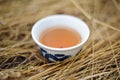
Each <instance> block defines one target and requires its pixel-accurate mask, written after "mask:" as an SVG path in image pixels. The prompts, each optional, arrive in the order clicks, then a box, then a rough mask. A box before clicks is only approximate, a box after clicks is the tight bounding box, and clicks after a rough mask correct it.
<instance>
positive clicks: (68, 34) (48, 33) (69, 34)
mask: <svg viewBox="0 0 120 80" xmlns="http://www.w3.org/2000/svg"><path fill="white" fill-rule="evenodd" d="M40 42H41V43H42V44H44V45H46V46H49V47H53V48H68V47H72V46H75V45H77V44H79V43H80V42H81V37H80V35H79V33H78V32H76V31H74V30H72V29H71V28H64V27H63V26H55V27H52V28H49V29H47V30H45V31H44V32H43V33H42V35H40Z"/></svg>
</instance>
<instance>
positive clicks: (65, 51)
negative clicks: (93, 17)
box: [31, 15, 90, 61]
mask: <svg viewBox="0 0 120 80" xmlns="http://www.w3.org/2000/svg"><path fill="white" fill-rule="evenodd" d="M57 25H63V26H66V27H69V28H72V29H74V30H76V31H77V32H78V33H79V34H80V35H81V37H82V42H81V43H80V44H77V45H76V46H73V47H69V48H52V47H48V46H45V45H43V44H41V43H40V42H39V37H40V35H41V33H42V32H43V31H44V30H46V29H47V28H50V27H51V28H52V27H54V26H57ZM31 33H32V38H33V40H34V41H35V43H36V44H37V45H38V46H39V48H40V49H42V50H41V51H42V54H43V56H45V55H46V56H47V57H46V56H45V57H46V58H48V59H49V60H51V61H62V60H64V59H65V58H64V59H62V57H65V56H69V57H71V56H75V55H76V54H77V53H78V52H79V51H80V50H81V48H82V46H83V45H84V44H85V43H86V41H87V40H88V38H89V35H90V30H89V28H88V26H87V25H86V23H85V22H83V21H82V20H81V19H79V18H77V17H74V16H70V15H52V16H48V17H45V18H43V19H40V20H39V21H38V22H36V23H35V25H34V26H33V28H32V31H31ZM47 54H50V56H51V55H52V56H53V57H56V58H52V57H50V56H49V55H47ZM56 54H58V56H55V55H56ZM66 58H68V57H66Z"/></svg>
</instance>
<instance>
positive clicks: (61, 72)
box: [0, 0, 120, 80]
mask: <svg viewBox="0 0 120 80" xmlns="http://www.w3.org/2000/svg"><path fill="white" fill-rule="evenodd" d="M119 4H120V0H11V1H9V0H0V80H120V23H119V22H120V15H119V14H120V6H119ZM52 14H70V15H74V16H77V17H80V18H82V19H83V20H84V21H86V23H87V24H88V25H89V27H90V29H91V36H90V39H89V41H88V42H87V44H86V45H85V46H84V48H83V51H82V52H81V53H80V54H78V55H77V56H75V57H72V58H70V59H67V60H65V61H62V62H55V63H48V62H47V60H46V59H45V58H44V57H42V56H41V55H39V50H38V49H37V46H36V45H35V43H34V42H33V41H32V38H31V33H30V31H31V28H32V26H33V24H34V23H35V22H36V21H37V20H38V19H40V18H42V17H45V16H48V15H52Z"/></svg>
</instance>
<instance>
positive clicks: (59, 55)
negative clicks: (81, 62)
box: [40, 48, 71, 61]
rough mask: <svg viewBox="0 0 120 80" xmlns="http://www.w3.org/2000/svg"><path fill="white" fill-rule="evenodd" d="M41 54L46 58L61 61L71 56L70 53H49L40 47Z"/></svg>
mask: <svg viewBox="0 0 120 80" xmlns="http://www.w3.org/2000/svg"><path fill="white" fill-rule="evenodd" d="M40 50H41V52H42V55H43V56H45V57H46V58H47V59H48V60H52V61H63V60H65V59H67V58H69V57H71V56H70V55H64V54H54V55H53V54H50V53H48V52H47V51H45V50H44V49H42V48H40Z"/></svg>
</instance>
